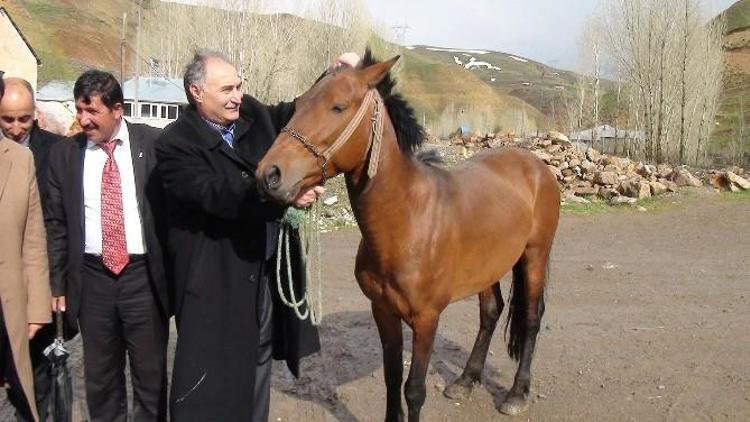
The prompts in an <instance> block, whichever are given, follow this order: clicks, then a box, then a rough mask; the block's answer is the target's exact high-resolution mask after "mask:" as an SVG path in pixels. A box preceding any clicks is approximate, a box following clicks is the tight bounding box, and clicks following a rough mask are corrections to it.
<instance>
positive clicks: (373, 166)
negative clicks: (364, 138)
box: [281, 89, 383, 184]
mask: <svg viewBox="0 0 750 422" xmlns="http://www.w3.org/2000/svg"><path fill="white" fill-rule="evenodd" d="M370 102H374V110H373V114H372V118H371V121H372V127H371V132H370V137H369V141H368V146H367V149H368V151H369V152H370V163H369V165H368V168H367V175H368V176H369V177H370V178H372V177H374V176H375V174H377V171H378V162H379V158H380V144H381V140H382V139H383V113H382V109H381V108H382V107H381V106H382V103H383V99H382V98H380V95H379V94H378V93H377V91H376V90H375V89H369V90H368V91H367V94H366V95H365V98H364V99H363V100H362V104H360V106H359V109H358V110H357V113H356V114H355V115H354V117H352V120H350V121H349V124H348V125H347V126H346V128H344V131H343V132H341V134H340V135H339V136H338V137H337V138H336V140H335V141H334V142H333V143H332V144H331V145H330V146H329V147H328V148H326V149H325V150H324V151H322V152H321V151H320V150H318V147H316V146H315V145H314V144H313V143H312V142H310V139H308V138H307V137H306V136H304V135H303V134H301V133H300V132H298V131H296V130H294V129H293V128H291V127H289V126H285V127H284V128H283V129H281V131H282V132H286V133H288V134H289V136H291V137H292V138H294V139H296V140H298V141H300V142H301V143H302V145H304V147H305V148H306V149H307V150H308V151H310V153H312V154H313V155H314V156H315V158H317V159H318V161H321V162H322V164H321V165H320V167H321V172H322V176H323V184H325V183H326V182H327V181H328V174H327V170H328V161H329V160H330V159H331V157H333V154H335V153H336V152H337V151H338V150H339V149H340V148H341V147H342V146H343V145H344V144H345V143H346V142H347V141H348V140H349V139H351V136H352V134H353V133H354V131H355V130H356V129H357V127H358V126H359V124H360V123H361V122H362V119H363V118H364V116H365V113H366V112H367V108H368V106H369V105H370Z"/></svg>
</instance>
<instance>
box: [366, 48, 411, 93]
mask: <svg viewBox="0 0 750 422" xmlns="http://www.w3.org/2000/svg"><path fill="white" fill-rule="evenodd" d="M400 57H401V56H396V57H394V58H392V59H390V60H388V61H385V62H381V63H375V64H373V65H370V66H367V67H366V68H364V69H362V70H361V71H360V72H361V77H362V78H363V79H364V80H365V82H366V83H367V86H369V87H370V88H375V87H376V86H377V85H378V84H379V83H380V81H382V80H383V78H385V75H387V74H388V72H389V71H390V70H391V68H392V67H393V65H395V64H396V62H397V61H398V59H399V58H400Z"/></svg>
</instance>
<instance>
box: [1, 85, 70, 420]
mask: <svg viewBox="0 0 750 422" xmlns="http://www.w3.org/2000/svg"><path fill="white" fill-rule="evenodd" d="M35 112H36V107H35V104H34V89H33V88H32V86H31V84H30V83H29V82H28V81H26V80H24V79H21V78H6V79H5V96H4V97H3V98H2V101H0V131H2V134H3V136H5V137H6V138H8V139H10V140H12V141H14V142H16V143H18V144H20V145H23V146H25V147H27V148H29V149H30V150H31V152H32V154H33V155H34V164H35V165H36V180H37V184H38V187H39V196H40V197H41V200H42V204H44V201H45V200H46V194H47V160H48V157H49V150H50V148H51V147H52V145H54V144H56V143H58V142H59V141H60V140H62V138H63V137H62V136H60V135H56V134H54V133H52V132H47V131H46V130H44V129H42V128H40V127H39V124H38V123H37V121H36V120H35V119H34V113H35ZM54 338H55V329H54V327H53V326H52V325H45V326H44V327H42V328H41V329H40V330H39V331H38V332H37V333H36V336H34V338H33V339H32V340H31V342H30V345H29V348H30V350H31V364H32V366H33V368H34V394H35V396H36V407H37V412H38V413H39V419H40V420H46V419H47V405H48V402H49V374H48V372H49V367H50V363H49V359H47V357H46V356H44V354H43V353H42V352H44V349H45V348H46V347H47V346H49V345H50V344H51V343H52V341H53V340H54ZM11 397H12V394H11ZM14 401H15V400H14V398H11V402H14ZM16 419H18V420H19V421H25V420H27V419H26V418H25V417H24V415H23V414H21V413H20V412H16Z"/></svg>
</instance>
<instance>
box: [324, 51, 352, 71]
mask: <svg viewBox="0 0 750 422" xmlns="http://www.w3.org/2000/svg"><path fill="white" fill-rule="evenodd" d="M359 62H360V58H359V55H358V54H357V53H351V52H349V53H344V54H342V55H340V56H339V57H338V58H337V59H336V61H334V62H333V64H331V67H330V68H329V69H328V71H329V72H332V71H334V70H336V69H338V68H340V67H341V66H349V67H352V68H355V67H357V65H359Z"/></svg>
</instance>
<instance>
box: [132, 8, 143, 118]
mask: <svg viewBox="0 0 750 422" xmlns="http://www.w3.org/2000/svg"><path fill="white" fill-rule="evenodd" d="M142 9H143V0H140V1H138V24H137V26H136V32H135V94H134V95H133V97H134V98H133V116H138V117H141V105H140V103H139V101H138V89H139V85H140V84H141V82H140V76H141V10H142Z"/></svg>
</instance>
